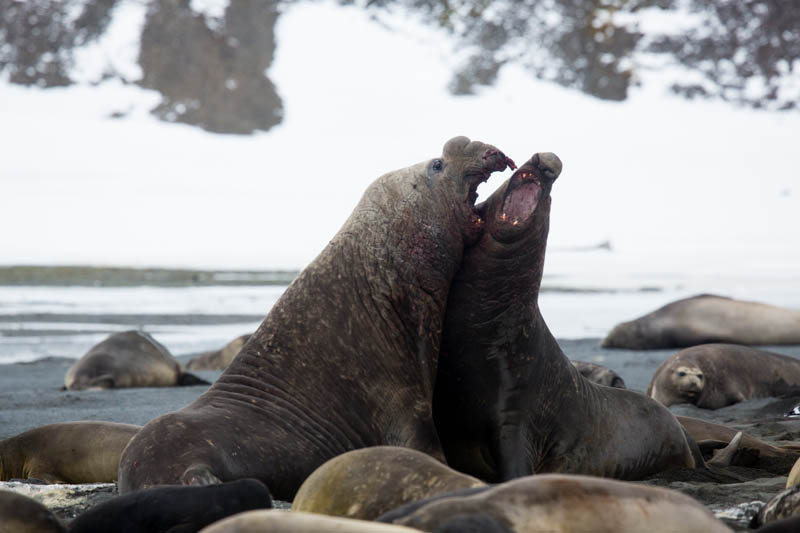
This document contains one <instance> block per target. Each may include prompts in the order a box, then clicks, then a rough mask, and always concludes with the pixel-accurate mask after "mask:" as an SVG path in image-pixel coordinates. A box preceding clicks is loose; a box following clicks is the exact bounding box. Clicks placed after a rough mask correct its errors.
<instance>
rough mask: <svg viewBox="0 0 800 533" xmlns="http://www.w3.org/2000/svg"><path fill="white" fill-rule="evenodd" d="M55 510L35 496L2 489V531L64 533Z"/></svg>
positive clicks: (0, 506)
mask: <svg viewBox="0 0 800 533" xmlns="http://www.w3.org/2000/svg"><path fill="white" fill-rule="evenodd" d="M64 531H66V529H64V526H63V525H61V522H59V520H58V518H57V517H56V515H55V514H53V512H52V511H51V510H50V509H48V508H47V507H45V506H44V505H43V504H41V503H39V502H37V501H36V500H34V499H33V498H29V497H27V496H24V495H22V494H18V493H16V492H14V491H10V490H0V533H64Z"/></svg>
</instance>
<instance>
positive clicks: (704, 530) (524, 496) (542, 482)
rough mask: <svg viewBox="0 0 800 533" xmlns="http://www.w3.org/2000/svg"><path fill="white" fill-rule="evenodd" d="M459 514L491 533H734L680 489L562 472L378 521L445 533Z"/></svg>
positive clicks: (417, 506) (444, 498) (409, 508)
mask: <svg viewBox="0 0 800 533" xmlns="http://www.w3.org/2000/svg"><path fill="white" fill-rule="evenodd" d="M459 516H469V517H473V519H475V518H478V517H484V518H488V519H490V520H491V521H492V523H493V524H492V526H493V529H491V531H510V532H513V533H539V532H541V531H591V532H593V533H603V532H608V533H620V532H631V533H633V532H636V533H639V532H641V531H649V532H652V533H658V532H667V531H668V532H671V533H672V532H675V531H681V532H687V533H689V532H697V533H717V532H719V533H721V532H730V531H731V530H730V529H729V528H728V527H727V526H726V525H725V524H724V523H722V522H721V521H720V520H718V519H716V518H714V515H713V514H711V511H709V510H708V509H706V508H705V507H704V506H703V505H702V504H701V503H700V502H698V501H696V500H694V499H693V498H690V497H689V496H686V495H684V494H681V493H680V492H678V491H674V490H670V489H664V488H660V487H652V486H647V485H641V484H636V483H627V482H623V481H616V480H612V479H603V478H597V477H590V476H574V475H562V474H542V475H536V476H526V477H522V478H519V479H515V480H512V481H507V482H505V483H501V484H499V485H494V486H491V487H486V488H482V489H467V490H464V491H461V492H456V493H452V494H445V495H440V496H434V497H433V498H430V499H429V500H427V501H426V500H423V501H421V502H414V503H411V504H407V505H405V506H403V507H399V508H398V509H395V510H393V511H390V512H388V513H386V514H385V515H383V516H381V517H379V518H378V521H379V522H386V523H391V524H399V525H403V526H408V527H413V528H417V529H421V530H423V531H437V530H438V531H441V530H444V528H445V527H446V526H447V525H448V522H451V521H452V520H454V519H455V518H456V517H459Z"/></svg>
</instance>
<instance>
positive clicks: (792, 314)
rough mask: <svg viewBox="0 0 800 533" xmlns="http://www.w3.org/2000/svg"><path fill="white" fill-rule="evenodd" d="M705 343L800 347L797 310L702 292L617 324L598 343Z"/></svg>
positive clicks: (655, 345) (642, 345) (615, 345)
mask: <svg viewBox="0 0 800 533" xmlns="http://www.w3.org/2000/svg"><path fill="white" fill-rule="evenodd" d="M710 342H730V343H735V344H748V345H757V344H760V345H766V344H800V310H795V309H785V308H782V307H775V306H774V305H766V304H762V303H757V302H745V301H741V300H733V299H731V298H726V297H723V296H714V295H712V294H702V295H699V296H694V297H692V298H686V299H683V300H678V301H676V302H672V303H670V304H667V305H665V306H664V307H661V308H659V309H656V310H655V311H653V312H652V313H648V314H647V315H644V316H642V317H640V318H637V319H636V320H632V321H630V322H623V323H621V324H617V325H616V326H615V327H614V328H613V329H612V330H611V332H610V333H609V334H608V335H607V336H606V338H605V339H603V343H602V344H603V347H604V348H629V349H632V350H652V349H657V348H684V347H687V346H694V345H696V344H706V343H710Z"/></svg>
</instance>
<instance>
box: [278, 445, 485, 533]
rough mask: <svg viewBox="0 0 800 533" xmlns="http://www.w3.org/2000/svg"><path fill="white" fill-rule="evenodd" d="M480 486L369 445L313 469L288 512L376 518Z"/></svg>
mask: <svg viewBox="0 0 800 533" xmlns="http://www.w3.org/2000/svg"><path fill="white" fill-rule="evenodd" d="M484 485H486V484H485V483H484V482H482V481H481V480H479V479H476V478H474V477H472V476H468V475H466V474H462V473H460V472H457V471H455V470H453V469H452V468H450V467H448V466H446V465H444V464H442V463H440V462H439V461H437V460H436V459H434V458H433V457H431V456H430V455H427V454H424V453H422V452H418V451H416V450H412V449H409V448H400V447H398V446H373V447H370V448H362V449H360V450H354V451H351V452H347V453H343V454H342V455H339V456H337V457H334V458H333V459H331V460H330V461H328V462H326V463H325V464H323V465H322V466H320V467H319V468H317V469H316V470H315V471H314V473H313V474H311V475H310V476H308V479H306V480H305V481H304V482H303V484H302V485H301V486H300V489H299V490H298V491H297V495H296V496H295V498H294V502H292V510H293V511H307V512H310V513H320V514H326V515H331V516H344V517H347V518H359V519H361V520H374V519H375V518H377V517H378V516H380V515H382V514H383V513H385V512H387V511H390V510H392V509H394V508H395V507H399V506H400V505H403V504H404V503H408V502H410V501H415V500H422V499H424V498H428V497H430V496H433V495H434V494H438V493H442V492H452V491H454V490H458V489H464V488H468V487H482V486H484Z"/></svg>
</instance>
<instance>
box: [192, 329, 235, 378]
mask: <svg viewBox="0 0 800 533" xmlns="http://www.w3.org/2000/svg"><path fill="white" fill-rule="evenodd" d="M249 338H250V335H249V334H246V335H239V336H238V337H236V338H235V339H233V340H232V341H230V342H229V343H228V344H226V345H225V346H223V347H222V348H220V349H219V350H213V351H210V352H206V353H203V354H200V355H198V356H197V357H195V358H194V359H192V360H191V361H189V362H188V363H187V364H186V368H188V369H189V370H225V369H226V368H228V365H229V364H231V361H233V358H234V357H236V354H237V353H239V350H241V349H242V346H244V343H245V342H247V339H249Z"/></svg>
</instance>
